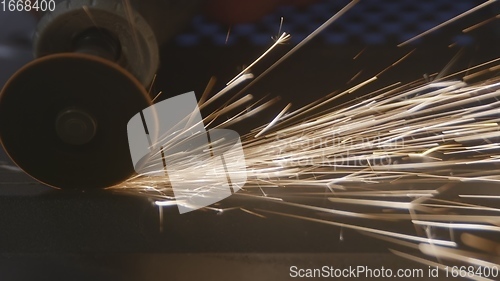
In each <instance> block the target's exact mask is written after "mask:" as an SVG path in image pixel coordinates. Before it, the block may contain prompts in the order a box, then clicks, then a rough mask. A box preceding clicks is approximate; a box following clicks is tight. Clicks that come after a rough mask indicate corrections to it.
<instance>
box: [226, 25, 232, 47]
mask: <svg viewBox="0 0 500 281" xmlns="http://www.w3.org/2000/svg"><path fill="white" fill-rule="evenodd" d="M230 34H231V26H229V28H228V29H227V35H226V42H225V43H224V44H226V45H227V42H228V41H229V35H230Z"/></svg>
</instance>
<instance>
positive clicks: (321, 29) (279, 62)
mask: <svg viewBox="0 0 500 281" xmlns="http://www.w3.org/2000/svg"><path fill="white" fill-rule="evenodd" d="M359 1H360V0H352V1H351V2H350V3H349V4H347V5H346V6H344V7H343V8H342V9H341V10H340V11H338V12H337V13H336V14H335V15H333V16H332V17H331V18H330V19H328V20H327V21H326V22H325V23H323V24H322V25H321V26H319V27H318V28H317V29H316V30H314V31H313V32H312V33H311V34H309V35H308V36H307V37H306V38H304V39H303V40H302V41H300V42H299V43H298V44H297V45H295V46H294V47H293V48H292V49H291V50H290V51H288V52H287V53H286V54H285V55H283V56H282V57H281V58H280V59H279V60H278V61H276V62H275V63H274V64H272V65H271V66H270V67H269V68H267V69H266V70H265V71H264V72H263V73H262V74H260V75H259V76H257V77H256V78H255V80H253V81H252V82H251V83H250V84H248V85H247V86H246V87H245V88H243V89H242V90H241V91H240V92H239V93H242V92H245V91H246V90H247V89H248V88H250V87H251V86H252V85H253V84H255V83H257V82H258V81H259V80H260V79H262V77H264V76H266V75H267V74H268V73H270V72H271V71H273V70H274V69H275V68H276V67H277V66H278V65H280V64H281V63H282V62H284V61H285V60H287V59H288V58H289V57H290V56H291V55H293V54H294V53H295V52H297V51H298V50H299V49H301V48H302V47H303V46H304V45H305V44H307V43H308V42H309V41H311V40H312V39H313V38H315V37H316V36H317V35H318V34H320V33H321V32H322V31H323V30H325V29H326V28H327V27H328V26H330V25H331V24H332V23H333V22H335V21H336V20H337V19H338V18H340V17H341V16H342V15H344V14H345V13H346V12H347V11H349V10H350V9H352V8H353V7H354V5H356V4H357V3H358V2H359Z"/></svg>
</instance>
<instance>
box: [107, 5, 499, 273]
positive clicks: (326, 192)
mask: <svg viewBox="0 0 500 281" xmlns="http://www.w3.org/2000/svg"><path fill="white" fill-rule="evenodd" d="M492 2H494V1H487V2H486V3H485V4H484V5H487V4H489V3H492ZM354 3H355V2H354ZM477 9H479V8H477ZM471 12H472V11H471ZM453 20H456V19H453ZM439 27H440V26H438V27H436V28H435V29H437V28H439ZM435 29H432V31H434V30H435ZM284 36H286V34H283V35H282V37H280V38H282V39H283V40H285V38H284ZM420 36H423V35H420ZM277 45H278V44H274V45H273V46H272V47H271V48H270V49H269V50H268V51H267V52H266V54H267V53H269V51H270V50H271V49H273V48H274V47H276V46H277ZM412 52H413V51H412ZM412 52H410V53H408V54H407V55H406V56H404V57H403V58H402V59H401V60H403V59H404V58H406V57H407V56H409V55H410V54H411V53H412ZM259 59H260V58H259ZM283 59H286V57H285V58H282V59H280V60H279V61H278V63H279V62H280V61H282V60H283ZM401 60H398V61H396V62H395V63H393V64H392V65H391V66H389V67H392V66H394V65H396V64H397V63H399V62H400V61H401ZM255 63H257V61H256V62H255ZM252 65H253V64H252ZM499 66H500V65H499V59H498V58H497V59H494V60H491V61H488V62H485V63H482V64H480V65H476V66H472V67H470V68H468V69H464V70H463V71H459V72H457V73H454V74H451V75H447V76H444V77H442V75H434V76H431V77H427V78H426V79H422V80H419V81H415V82H413V83H410V84H408V85H402V84H400V83H396V84H392V85H389V86H387V87H385V88H382V89H380V90H378V91H376V92H372V93H369V94H367V95H366V96H365V98H363V99H358V100H355V101H351V102H347V103H343V104H340V105H338V104H336V102H337V100H338V98H339V97H341V96H344V95H349V94H351V93H353V92H355V91H357V90H359V89H360V88H362V87H364V86H365V85H367V84H369V83H370V82H373V81H375V80H377V79H378V76H380V75H381V74H382V73H383V72H385V71H386V70H383V71H382V72H381V73H379V74H378V75H376V76H374V77H372V78H371V79H368V80H366V81H364V82H362V83H359V84H358V85H355V86H353V87H351V88H349V89H347V90H345V91H343V92H340V93H338V94H332V95H331V96H328V97H325V98H324V99H321V100H318V101H315V102H313V103H311V104H309V105H307V106H304V107H302V108H301V109H298V110H295V111H291V112H290V108H291V105H290V104H289V105H287V106H286V107H285V108H283V109H282V110H279V111H278V112H279V113H278V114H277V115H276V117H275V118H274V119H273V120H272V121H271V122H269V123H268V124H264V125H262V126H261V127H258V128H255V129H254V130H253V131H252V132H251V133H249V134H247V135H245V136H243V138H242V142H243V148H244V152H245V158H246V164H247V175H248V181H247V184H246V185H245V187H244V189H243V190H242V191H240V192H238V193H236V194H234V195H233V198H238V199H242V200H243V201H244V202H249V204H248V206H247V205H245V204H243V205H236V206H235V205H231V203H230V201H231V200H226V201H224V202H223V203H222V204H220V205H217V206H212V207H209V208H207V209H210V210H214V211H216V212H221V213H222V212H227V211H238V210H239V211H242V212H245V213H247V214H250V215H255V216H258V217H261V218H266V217H268V216H283V217H292V218H295V219H300V220H307V221H312V222H316V223H322V224H328V225H332V226H335V227H341V228H342V229H344V228H345V229H350V230H352V231H358V232H360V233H363V234H365V235H368V236H371V237H375V238H377V239H380V240H383V241H387V242H388V243H390V245H392V246H391V251H392V252H393V253H394V254H396V255H399V256H402V257H404V258H407V259H411V260H414V261H417V262H420V263H423V264H428V265H432V266H437V267H438V268H440V269H444V268H445V266H446V265H449V264H451V265H455V264H465V265H467V266H476V267H477V266H479V267H481V266H483V267H490V268H491V267H492V266H499V265H500V258H499V256H500V241H499V240H498V237H499V232H500V208H499V207H498V206H499V204H500V201H499V200H500V172H498V171H499V168H500V156H499V155H500V125H499V124H500V123H499V122H500V77H499V75H498V71H499V70H500V67H499ZM271 69H272V67H271ZM271 69H268V70H267V71H266V72H265V73H267V72H269V71H270V70H271ZM248 71H249V69H246V70H245V71H243V72H242V73H240V74H239V75H238V76H236V77H235V79H233V80H231V81H230V82H229V83H228V87H235V86H237V85H238V84H239V83H242V82H243V81H244V80H246V79H250V78H252V77H253V76H252V75H251V74H250V73H249V72H248ZM265 73H264V75H265ZM464 74H467V75H466V76H465V77H464V76H463V75H464ZM262 75H263V74H261V75H259V76H257V77H261V76H262ZM491 77H493V78H491ZM257 80H258V79H257ZM351 80H354V79H351ZM472 80H474V81H479V82H473V83H472V82H470V81H472ZM429 81H431V82H429ZM255 82H256V80H254V82H253V83H255ZM228 90H230V88H229V89H228V88H226V89H223V90H222V91H221V92H219V93H218V94H215V95H214V96H213V97H212V98H207V96H206V95H205V94H204V98H203V99H202V100H201V101H200V107H205V106H206V105H207V104H208V103H211V102H212V101H213V100H214V99H219V98H221V97H222V96H223V95H224V94H225V93H226V92H228ZM241 92H242V91H241ZM252 99H253V97H252V96H251V95H246V96H244V97H242V98H239V99H237V100H235V101H232V102H231V103H227V104H226V105H225V106H224V107H223V108H220V109H218V110H216V111H214V112H212V113H211V114H209V115H208V116H207V117H205V120H204V122H205V124H210V125H211V126H212V127H213V128H224V127H227V126H230V125H232V124H234V123H236V122H244V121H245V120H246V118H247V117H249V116H252V115H255V114H258V113H259V112H260V111H262V110H265V109H267V108H268V107H270V106H271V105H272V104H273V103H274V102H275V99H272V100H269V101H266V100H259V101H252ZM248 103H251V104H250V105H249V106H247V107H246V108H245V109H243V110H240V111H239V112H238V110H239V109H240V108H242V107H243V106H244V105H247V104H248ZM234 112H236V113H234ZM229 113H232V114H233V117H231V118H229V119H228V120H226V121H224V122H222V123H220V124H216V123H215V122H214V121H215V120H216V119H217V118H218V117H219V116H220V115H221V114H229ZM228 165H230V163H229V164H228ZM228 168H229V169H228V170H229V171H230V170H231V169H230V166H229V167H228ZM184 177H185V179H186V181H190V180H192V181H194V182H197V183H198V184H199V185H200V188H204V186H203V183H202V182H199V180H198V177H197V175H194V174H187V175H184ZM211 188H214V187H213V186H212V187H211ZM113 189H114V190H117V191H119V192H129V193H132V194H135V195H142V196H146V197H148V198H151V199H153V201H154V202H155V204H156V205H157V206H159V208H160V210H161V208H163V207H167V206H175V205H178V204H183V201H182V200H179V198H177V201H176V200H175V198H174V194H173V190H172V188H171V186H170V185H169V183H168V177H167V176H165V177H147V176H137V177H134V178H132V179H130V180H129V181H127V182H125V183H123V184H122V185H120V186H117V187H114V188H113ZM325 199H326V201H325ZM259 200H266V201H269V202H273V203H274V204H275V205H276V206H277V207H279V206H281V205H283V206H287V207H290V208H292V209H293V210H295V211H291V212H286V213H285V212H282V211H280V209H279V208H277V209H257V208H254V209H252V208H251V204H250V203H251V202H254V201H259ZM361 210H362V211H361ZM366 210H369V211H366ZM311 211H312V212H311ZM311 213H314V214H316V215H314V216H312V215H311ZM161 214H163V213H161ZM376 222H384V223H383V224H377V223H376ZM405 223H411V224H412V225H413V228H412V229H402V230H401V231H394V225H396V226H397V225H398V224H405ZM342 233H343V232H342ZM495 237H497V238H495ZM341 240H343V238H341ZM406 249H413V250H418V251H419V253H420V254H407V253H404V252H405V251H406ZM430 257H431V258H430ZM432 257H433V258H432ZM471 278H472V279H476V280H494V279H495V278H494V277H492V278H488V277H487V276H482V277H481V276H477V275H474V274H473V275H472V276H471Z"/></svg>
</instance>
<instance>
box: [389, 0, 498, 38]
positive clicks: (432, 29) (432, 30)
mask: <svg viewBox="0 0 500 281" xmlns="http://www.w3.org/2000/svg"><path fill="white" fill-rule="evenodd" d="M496 1H497V0H488V1H486V2H484V3H483V4H480V5H478V6H476V7H474V8H472V9H470V10H467V11H465V12H463V13H461V14H459V15H457V16H455V17H453V18H451V19H449V20H447V21H445V22H443V23H441V24H438V25H436V26H434V27H433V28H431V29H429V30H427V31H424V32H422V33H420V34H419V35H417V36H415V37H412V38H410V39H408V40H406V41H404V42H403V43H400V44H399V45H398V47H403V46H405V45H407V44H408V43H411V42H413V41H415V40H417V39H419V38H421V37H424V36H425V35H427V34H429V33H431V32H434V31H436V30H438V29H440V28H442V27H444V26H446V25H448V24H450V23H452V22H455V21H457V20H459V19H461V18H463V17H465V16H467V15H469V14H472V13H474V12H476V11H478V10H480V9H482V8H484V7H486V6H489V5H491V4H493V3H495V2H496Z"/></svg>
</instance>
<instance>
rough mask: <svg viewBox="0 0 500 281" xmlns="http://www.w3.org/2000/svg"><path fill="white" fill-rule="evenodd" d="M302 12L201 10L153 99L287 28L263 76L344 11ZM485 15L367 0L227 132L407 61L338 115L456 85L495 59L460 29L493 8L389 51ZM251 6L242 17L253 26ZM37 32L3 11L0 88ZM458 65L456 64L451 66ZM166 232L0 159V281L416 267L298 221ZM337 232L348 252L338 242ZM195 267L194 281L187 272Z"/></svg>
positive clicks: (131, 209)
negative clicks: (433, 77) (388, 94)
mask: <svg viewBox="0 0 500 281" xmlns="http://www.w3.org/2000/svg"><path fill="white" fill-rule="evenodd" d="M206 2H208V3H210V2H211V1H206ZM234 2H237V1H234ZM249 2H250V1H249ZM292 2H293V1H292ZM298 2H300V3H298V4H297V3H294V4H293V5H291V4H286V3H283V4H282V5H275V6H273V7H267V8H265V9H264V10H265V11H264V12H263V11H260V12H256V13H255V16H253V17H252V16H251V17H249V19H248V20H249V21H250V22H240V21H245V18H244V16H243V15H245V13H244V12H243V13H242V15H241V16H239V17H236V16H234V15H233V16H231V14H230V13H229V16H228V14H227V13H226V14H222V15H221V14H218V13H217V11H220V8H219V9H218V8H217V5H223V4H224V1H213V2H212V3H213V6H210V5H209V4H207V5H208V6H209V7H205V8H202V9H201V10H200V13H199V14H198V15H196V16H195V17H194V18H193V19H192V21H191V23H190V24H189V25H187V26H186V27H183V28H180V32H179V35H177V36H176V37H175V38H174V39H173V40H171V41H170V42H169V43H168V44H167V45H166V46H163V47H162V59H161V68H160V70H159V72H158V77H157V79H156V83H155V85H154V92H155V93H156V92H158V91H163V94H162V96H161V98H160V99H165V98H168V97H171V96H175V95H178V94H181V93H185V92H188V91H195V92H196V94H197V95H201V94H202V93H203V91H204V89H205V87H206V85H207V83H208V81H209V80H210V77H212V76H215V77H216V78H217V83H216V85H215V87H214V91H217V90H220V89H222V88H223V85H224V84H225V83H226V82H227V81H229V80H230V79H231V78H232V77H233V76H235V75H236V74H237V73H239V71H241V70H242V69H243V68H244V66H246V65H248V64H250V63H251V62H252V61H253V60H254V59H255V58H257V57H258V56H260V54H261V53H263V52H264V51H265V50H266V49H267V48H268V47H269V46H271V45H272V44H273V42H274V41H273V39H272V38H271V37H276V36H278V34H279V33H278V32H279V29H280V20H281V18H282V17H283V26H282V27H281V31H282V32H287V33H290V34H291V35H292V38H291V40H290V41H289V42H288V43H287V44H284V45H282V46H279V47H278V48H277V49H276V50H275V51H273V52H272V53H271V54H270V55H269V56H267V57H266V58H265V59H264V60H263V61H262V62H261V63H259V64H258V65H257V66H256V67H254V68H253V69H252V72H253V73H254V74H255V75H259V74H260V73H262V72H263V71H264V70H265V69H267V68H268V67H269V66H270V65H272V63H274V62H275V61H276V60H278V59H279V58H280V57H281V56H282V55H283V54H285V53H286V52H287V51H289V50H290V49H291V48H293V47H294V46H295V45H296V44H297V43H299V42H300V41H301V40H303V39H304V38H305V37H306V36H307V35H308V34H310V33H311V32H312V31H314V30H315V29H316V28H317V27H319V26H320V25H321V24H322V23H323V22H325V21H326V20H328V19H329V18H330V17H331V16H332V15H333V14H335V13H336V12H337V11H338V10H340V9H341V8H342V7H343V6H345V5H346V4H347V3H348V1H343V0H329V1H298ZM484 2H485V1H475V0H439V1H436V0H434V1H432V0H426V1H424V0H421V1H411V0H392V1H391V0H385V1H384V0H367V1H361V2H360V3H359V4H357V5H356V6H355V7H354V8H353V9H352V10H350V11H349V12H348V13H346V14H345V15H344V16H342V17H341V18H340V19H339V20H338V21H337V22H335V23H333V24H332V25H331V26H329V27H328V28H326V29H325V30H324V32H322V33H321V34H319V35H318V36H317V37H316V38H314V39H312V40H311V41H310V42H309V43H308V44H307V45H305V46H304V47H303V48H302V49H301V50H299V51H298V52H296V53H295V54H294V55H292V56H291V57H290V58H289V59H288V60H287V61H285V62H284V63H282V64H281V65H280V66H279V67H277V68H276V69H274V71H272V72H271V73H269V75H267V76H266V77H264V78H263V79H262V80H260V82H258V83H256V84H255V85H254V86H252V87H251V88H249V89H248V90H247V91H246V92H248V93H251V94H252V95H254V96H255V99H259V98H262V97H266V96H268V97H270V98H272V97H275V96H280V97H281V102H280V103H279V104H277V105H275V107H274V108H272V109H269V110H268V111H266V112H264V113H262V114H260V115H259V116H257V117H252V118H250V119H249V120H247V121H246V122H243V124H239V125H238V126H237V127H235V128H233V129H235V130H237V131H239V132H240V134H244V133H246V132H248V131H249V130H250V129H252V128H255V127H257V126H259V125H262V124H265V123H267V122H269V121H270V120H271V119H272V118H273V117H274V115H275V114H276V112H278V111H279V110H281V108H282V106H284V105H285V104H287V103H289V102H292V104H293V108H294V109H296V108H299V107H300V106H303V105H305V104H307V103H309V102H312V101H314V100H316V99H318V98H321V97H323V96H325V95H327V94H329V93H331V92H333V91H335V90H343V89H347V88H349V87H352V86H354V85H356V84H357V83H360V82H363V81H364V80H366V79H369V78H371V77H373V76H374V75H376V74H377V73H379V72H380V71H382V70H383V69H385V68H386V67H387V66H389V65H390V64H392V63H394V62H395V61H397V60H398V59H399V58H401V57H402V56H404V55H405V54H407V53H408V52H410V51H412V50H414V49H415V51H414V52H413V53H412V54H411V56H409V57H408V59H406V60H404V61H403V62H401V63H400V64H398V65H397V66H396V67H394V68H392V69H390V70H389V71H387V72H385V73H384V74H383V75H382V76H381V77H379V79H378V80H377V81H376V82H374V83H372V84H370V85H369V86H367V87H365V88H363V89H362V90H360V91H358V92H357V93H356V94H355V95H350V96H348V97H346V98H344V99H341V100H340V101H339V102H343V101H348V100H352V99H356V98H361V97H362V96H363V95H364V94H366V93H369V92H370V91H372V90H375V89H378V88H381V87H384V86H387V85H390V84H392V83H394V82H397V81H401V82H403V83H405V82H411V81H414V80H416V79H420V78H422V77H423V76H424V75H426V74H433V73H437V72H441V71H443V70H444V71H445V72H446V73H453V72H454V71H457V70H462V69H465V68H466V67H468V66H471V65H475V64H478V63H482V62H485V61H488V60H490V59H494V58H497V57H498V55H499V52H498V50H500V42H499V41H500V40H499V39H500V28H499V21H498V19H496V20H491V21H489V22H488V23H486V24H484V25H483V26H481V27H478V28H477V29H474V30H472V31H470V32H463V30H464V29H465V28H468V27H470V26H472V25H474V24H478V23H480V22H483V21H485V20H488V19H491V18H493V17H495V16H496V15H498V13H499V11H500V10H499V4H498V3H494V4H493V5H489V6H488V7H486V8H484V9H481V10H479V11H477V12H475V13H473V14H471V15H468V16H466V17H464V18H462V19H460V20H458V21H457V22H454V23H451V24H449V25H447V26H445V27H443V28H441V29H439V30H437V31H435V32H433V33H431V34H429V35H427V36H425V37H423V38H421V39H419V40H416V41H414V42H412V43H411V44H408V45H405V46H403V47H397V45H398V44H400V43H402V42H404V41H406V40H407V39H409V38H412V37H414V36H416V35H418V34H420V33H422V32H424V31H426V30H428V29H430V28H432V27H433V26H436V25H438V24H440V23H442V22H445V21H447V20H448V19H450V18H453V17H454V16H457V15H459V14H461V13H463V12H465V11H467V10H469V9H471V8H473V7H475V6H477V5H479V4H481V3H484ZM226 5H227V3H226ZM242 5H243V4H242ZM249 7H250V8H246V9H247V11H248V13H250V14H251V13H253V12H252V11H251V7H252V6H251V5H250V6H249ZM214 11H215V12H214ZM248 13H247V14H248ZM35 26H36V20H35V19H34V18H33V17H32V16H31V15H30V14H24V13H12V12H0V85H3V83H4V82H5V81H6V80H7V79H8V77H10V75H12V74H13V73H14V72H15V71H16V70H17V69H18V68H19V67H21V66H22V65H24V64H25V63H27V62H28V61H30V60H31V59H32V55H31V37H32V34H33V30H34V28H35ZM228 31H230V32H229V35H228ZM355 57H356V59H354V58H355ZM454 58H457V59H456V60H453V59H454ZM452 60H453V64H450V65H448V63H449V62H450V61H452ZM447 65H448V67H447ZM360 71H361V73H360V74H359V75H358V76H357V77H356V78H355V79H354V80H352V81H351V79H352V78H353V77H354V76H355V75H356V74H358V73H359V72H360ZM237 92H238V89H236V90H235V91H233V92H231V93H229V94H228V96H227V97H228V98H230V97H231V96H232V95H235V94H236V93H237ZM26 102H29V101H26ZM213 109H214V108H208V109H207V111H209V110H213ZM204 113H205V114H206V113H207V112H204ZM34 142H36V140H34ZM225 201H227V202H223V203H224V204H226V205H228V206H244V207H245V208H250V209H251V208H261V209H269V210H277V211H285V212H286V211H288V210H287V209H284V208H283V207H280V206H278V205H277V204H274V203H273V202H266V201H263V202H249V201H247V200H242V199H241V198H238V197H237V196H235V198H229V199H228V200H225ZM163 223H164V231H163V232H160V231H159V216H158V210H157V208H156V207H155V206H153V204H152V203H151V202H150V201H148V200H147V199H144V198H139V197H134V196H124V195H116V194H111V193H108V192H96V193H88V192H87V193H72V192H62V191H55V190H52V189H50V188H47V187H44V186H42V185H41V184H38V183H35V182H33V180H31V179H30V178H29V177H27V176H25V175H24V174H23V173H22V172H21V171H19V170H17V169H16V168H15V167H14V166H12V163H10V161H9V160H8V157H6V155H5V153H4V152H2V151H0V279H1V280H33V279H32V277H33V276H40V274H42V275H43V274H49V275H51V274H53V276H54V278H55V279H54V280H62V278H65V279H71V280H88V279H90V278H92V279H93V280H96V279H98V280H101V279H102V280H110V279H112V280H125V279H127V278H131V279H137V280H145V279H148V280H170V279H171V280H179V279H184V280H189V278H200V279H202V278H206V279H210V280H212V279H220V280H225V278H226V279H228V280H234V278H235V276H238V278H239V279H240V280H252V279H248V278H249V277H250V273H249V272H250V271H255V270H262V269H264V271H263V273H262V275H260V277H261V278H259V279H263V280H265V279H266V276H267V277H269V276H275V277H274V278H271V279H269V278H267V279H269V280H273V279H274V280H277V279H279V278H280V276H283V277H284V278H286V277H287V276H288V267H289V266H290V265H292V263H298V264H303V265H309V266H310V265H314V264H321V265H323V264H332V263H335V264H338V265H339V266H340V265H343V266H346V265H350V264H351V265H358V264H359V263H364V264H368V265H370V264H372V265H375V264H381V265H389V264H392V265H393V266H394V267H395V268H398V267H399V268H401V267H403V266H406V267H415V266H417V265H415V264H413V263H406V262H404V261H401V260H399V259H397V258H395V257H393V256H391V255H389V254H387V245H385V244H383V243H382V242H380V241H378V240H375V239H369V238H367V237H365V236H362V235H360V234H359V233H356V232H354V231H344V230H341V229H340V228H337V227H333V226H327V225H319V224H315V223H311V222H303V221H299V220H294V219H286V218H282V217H273V216H270V217H269V218H267V219H262V218H259V217H256V216H252V215H249V214H247V213H244V212H239V211H235V212H228V213H223V214H218V213H216V212H213V211H199V212H193V213H189V214H185V215H182V216H180V215H178V212H177V210H176V209H175V208H170V209H165V214H164V220H163ZM365 223H366V222H365ZM402 227H404V228H405V229H406V228H408V227H409V226H402ZM410 229H411V227H410ZM341 233H342V235H343V237H344V239H343V241H341V240H340V239H339V237H340V234H341ZM263 253H267V254H265V255H264V254H263ZM270 253H272V255H270ZM296 253H316V255H312V256H311V255H310V256H308V255H306V254H296ZM319 253H322V254H319ZM373 253H375V254H373ZM141 254H144V255H141ZM273 255H274V256H273ZM189 263H192V264H194V265H193V268H189V266H187V264H189ZM228 267H230V268H232V270H228V271H227V272H226V273H224V274H222V273H221V274H222V275H218V276H217V278H214V277H213V276H212V275H210V274H208V275H205V273H207V272H209V271H210V270H211V271H212V273H214V271H215V272H218V271H220V272H222V271H224V270H225V269H227V268H228ZM194 268H199V271H198V272H191V271H193V269H194ZM28 269H29V270H28ZM183 270H184V271H183ZM194 271H196V270H194ZM30 272H32V273H33V274H37V275H30V274H31V273H30ZM266 274H268V275H266ZM273 274H274V275H273ZM188 276H189V277H188ZM245 278H247V279H245ZM419 280H422V279H419Z"/></svg>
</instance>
